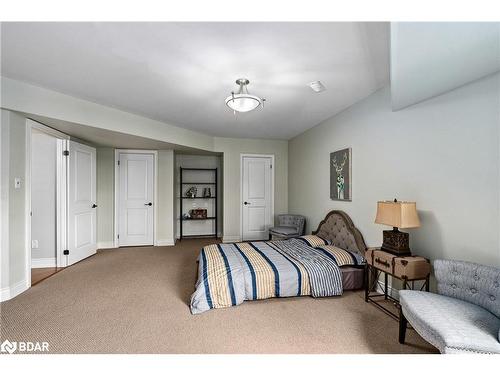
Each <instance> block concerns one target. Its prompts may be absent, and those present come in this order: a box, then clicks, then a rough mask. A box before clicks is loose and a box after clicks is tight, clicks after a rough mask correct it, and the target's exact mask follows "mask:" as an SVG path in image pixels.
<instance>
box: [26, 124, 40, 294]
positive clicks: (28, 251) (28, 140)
mask: <svg viewBox="0 0 500 375" xmlns="http://www.w3.org/2000/svg"><path fill="white" fill-rule="evenodd" d="M33 125H37V128H38V123H37V122H35V121H33V120H29V119H26V160H25V165H26V168H25V176H24V184H25V189H24V194H25V197H24V201H25V209H26V211H25V224H24V228H25V234H24V237H25V238H24V241H25V242H24V249H25V255H24V277H25V279H26V284H27V285H29V286H31V146H32V145H31V131H32V129H31V127H32V126H33Z"/></svg>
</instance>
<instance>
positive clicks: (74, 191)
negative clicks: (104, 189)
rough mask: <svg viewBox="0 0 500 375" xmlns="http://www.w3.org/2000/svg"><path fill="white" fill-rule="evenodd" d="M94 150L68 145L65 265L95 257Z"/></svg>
mask: <svg viewBox="0 0 500 375" xmlns="http://www.w3.org/2000/svg"><path fill="white" fill-rule="evenodd" d="M96 207H97V205H96V150H95V148H92V147H89V146H86V145H82V144H80V143H76V142H73V141H70V144H69V193H68V250H69V254H68V257H67V261H68V262H67V265H68V266H69V265H71V264H73V263H76V262H78V261H80V260H82V259H84V258H87V257H89V256H91V255H93V254H95V253H96V250H97V239H96V229H97V225H96Z"/></svg>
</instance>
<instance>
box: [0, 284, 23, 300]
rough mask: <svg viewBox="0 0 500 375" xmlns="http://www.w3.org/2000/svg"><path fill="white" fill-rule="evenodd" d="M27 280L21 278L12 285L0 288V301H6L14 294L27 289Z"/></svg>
mask: <svg viewBox="0 0 500 375" xmlns="http://www.w3.org/2000/svg"><path fill="white" fill-rule="evenodd" d="M29 287H30V286H29V285H28V282H27V281H26V280H21V281H19V282H17V283H15V284H14V285H12V286H8V287H5V288H2V289H0V302H3V301H8V300H9V299H12V298H14V297H15V296H17V295H19V294H21V293H22V292H24V291H26V290H28V289H29Z"/></svg>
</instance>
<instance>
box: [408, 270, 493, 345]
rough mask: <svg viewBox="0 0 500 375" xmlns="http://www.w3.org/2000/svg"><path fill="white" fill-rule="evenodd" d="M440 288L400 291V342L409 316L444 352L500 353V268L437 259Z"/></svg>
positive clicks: (436, 274) (418, 329) (423, 335)
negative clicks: (430, 291)
mask: <svg viewBox="0 0 500 375" xmlns="http://www.w3.org/2000/svg"><path fill="white" fill-rule="evenodd" d="M434 273H435V276H436V281H437V294H436V293H429V292H423V291H416V290H401V291H400V292H399V297H400V304H401V316H400V318H401V319H400V323H399V342H400V343H402V344H404V341H405V331H406V326H407V322H410V324H411V325H412V327H413V328H414V329H415V331H417V332H418V333H419V334H420V336H422V337H423V338H424V339H425V340H427V341H428V342H429V343H431V344H432V345H434V346H435V347H436V348H438V349H439V351H440V352H441V353H485V354H487V353H500V269H498V268H495V267H489V266H483V265H480V264H475V263H469V262H461V261H453V260H436V261H435V262H434Z"/></svg>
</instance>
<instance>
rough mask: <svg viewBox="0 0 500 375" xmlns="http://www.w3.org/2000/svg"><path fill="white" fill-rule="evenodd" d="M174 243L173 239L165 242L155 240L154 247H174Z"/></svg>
mask: <svg viewBox="0 0 500 375" xmlns="http://www.w3.org/2000/svg"><path fill="white" fill-rule="evenodd" d="M174 245H175V241H174V239H173V238H170V239H166V240H157V241H156V245H155V246H174Z"/></svg>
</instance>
